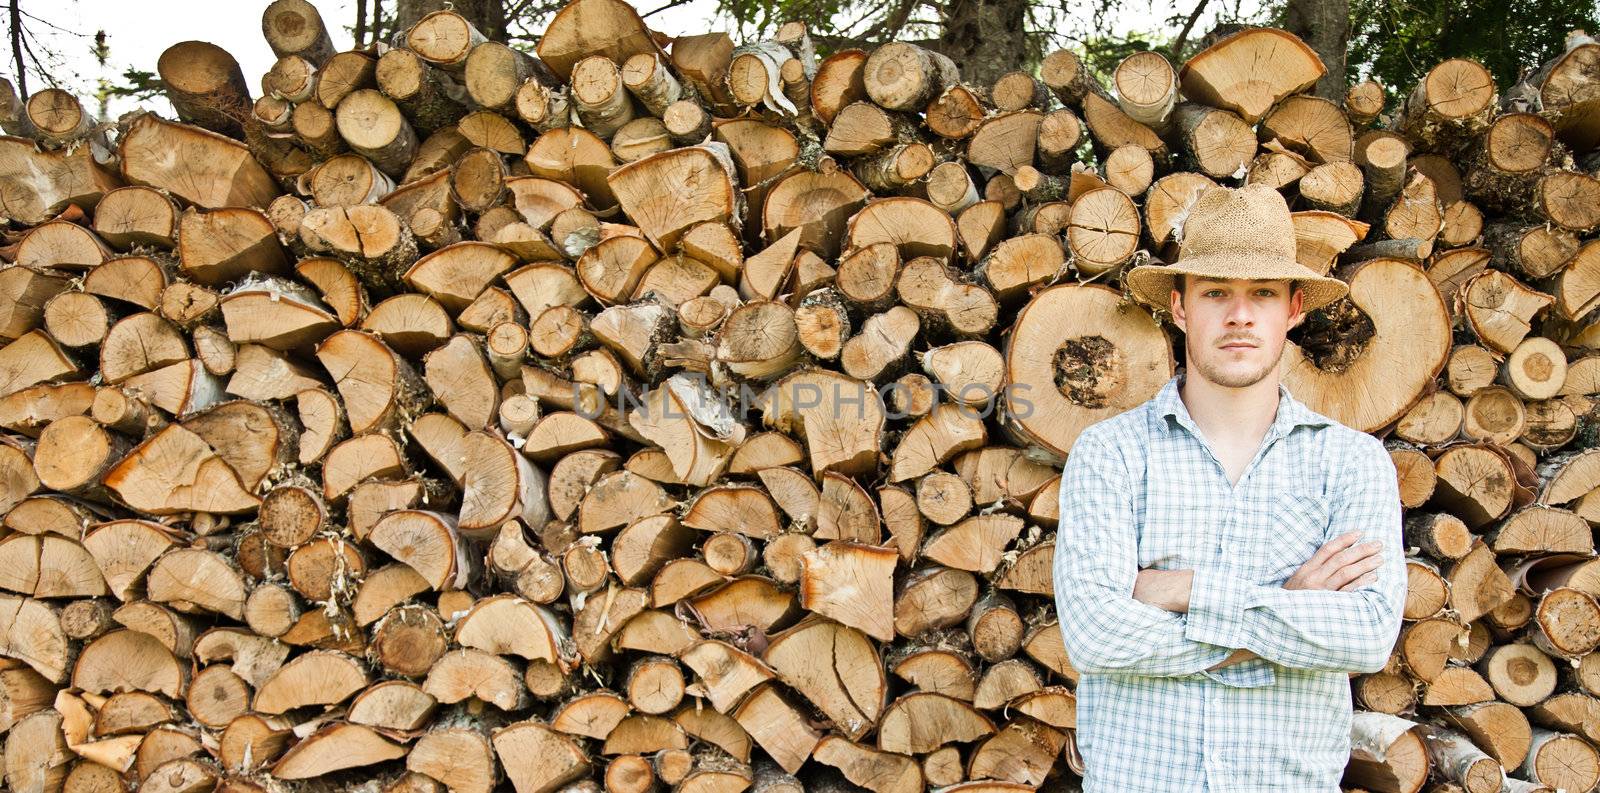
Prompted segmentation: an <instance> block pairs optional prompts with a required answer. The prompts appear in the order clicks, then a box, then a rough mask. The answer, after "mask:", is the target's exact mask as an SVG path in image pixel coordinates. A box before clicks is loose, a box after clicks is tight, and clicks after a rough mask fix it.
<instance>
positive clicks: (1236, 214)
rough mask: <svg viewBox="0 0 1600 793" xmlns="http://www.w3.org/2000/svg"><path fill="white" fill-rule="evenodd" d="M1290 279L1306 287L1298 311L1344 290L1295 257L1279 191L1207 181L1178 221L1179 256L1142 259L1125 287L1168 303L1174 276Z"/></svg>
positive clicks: (1326, 301)
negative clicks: (1159, 261) (1168, 260)
mask: <svg viewBox="0 0 1600 793" xmlns="http://www.w3.org/2000/svg"><path fill="white" fill-rule="evenodd" d="M1179 273H1183V274H1186V275H1200V276H1209V277H1212V278H1247V279H1260V280H1279V279H1282V280H1289V281H1294V282H1295V284H1296V285H1297V286H1299V287H1300V288H1301V289H1302V290H1304V292H1305V302H1304V305H1303V308H1302V309H1301V310H1302V311H1305V312H1310V311H1311V310H1312V309H1316V308H1321V307H1322V306H1325V305H1327V304H1329V303H1332V302H1333V301H1335V300H1338V299H1339V298H1341V297H1344V296H1345V293H1346V292H1348V291H1349V287H1348V286H1346V285H1345V283H1344V282H1343V281H1340V280H1339V279H1337V278H1328V277H1326V276H1321V275H1318V274H1317V273H1316V271H1315V270H1312V269H1311V268H1310V267H1307V266H1305V265H1303V264H1301V263H1300V262H1298V261H1296V260H1295V250H1294V221H1293V220H1291V219H1290V217H1289V205H1288V204H1287V203H1284V200H1283V196H1282V195H1281V194H1280V193H1279V192H1278V191H1277V190H1274V189H1272V188H1271V187H1268V186H1267V185H1264V184H1249V185H1245V186H1244V187H1241V188H1239V189H1237V190H1230V189H1228V188H1226V187H1211V188H1207V189H1206V191H1205V192H1203V193H1201V194H1200V197H1199V198H1198V199H1196V200H1195V202H1194V206H1192V207H1190V209H1189V217H1188V220H1187V221H1186V222H1184V224H1183V238H1182V243H1181V244H1180V246H1179V249H1178V260H1177V261H1176V262H1174V263H1173V264H1168V265H1151V264H1147V265H1142V266H1139V267H1135V268H1133V270H1131V271H1129V273H1128V276H1127V279H1126V281H1127V284H1128V289H1129V290H1130V291H1131V292H1133V296H1134V297H1136V298H1138V299H1139V300H1141V301H1143V302H1145V303H1149V304H1150V305H1152V306H1155V307H1156V308H1161V309H1165V308H1167V307H1168V306H1169V305H1171V302H1170V301H1171V294H1172V288H1173V282H1174V278H1173V277H1174V276H1175V275H1177V274H1179Z"/></svg>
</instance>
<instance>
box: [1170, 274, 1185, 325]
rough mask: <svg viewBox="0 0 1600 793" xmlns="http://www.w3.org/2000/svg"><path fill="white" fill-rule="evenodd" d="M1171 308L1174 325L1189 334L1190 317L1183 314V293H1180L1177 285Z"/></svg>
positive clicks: (1173, 292) (1173, 291)
mask: <svg viewBox="0 0 1600 793" xmlns="http://www.w3.org/2000/svg"><path fill="white" fill-rule="evenodd" d="M1170 308H1171V311H1172V324H1174V325H1177V326H1178V330H1181V331H1184V332H1188V330H1189V317H1188V316H1187V315H1186V314H1184V312H1183V293H1182V292H1179V291H1178V288H1177V286H1176V285H1174V286H1173V288H1172V296H1171V306H1170Z"/></svg>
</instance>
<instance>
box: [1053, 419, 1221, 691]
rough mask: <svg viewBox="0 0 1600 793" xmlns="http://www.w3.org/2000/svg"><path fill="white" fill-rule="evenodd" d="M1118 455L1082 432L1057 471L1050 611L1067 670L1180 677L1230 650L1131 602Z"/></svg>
mask: <svg viewBox="0 0 1600 793" xmlns="http://www.w3.org/2000/svg"><path fill="white" fill-rule="evenodd" d="M1123 467H1124V466H1123V465H1122V462H1121V460H1120V459H1119V457H1118V456H1117V455H1116V454H1115V452H1114V451H1113V450H1111V449H1110V447H1109V446H1107V445H1106V444H1105V443H1104V442H1103V441H1099V440H1097V439H1093V438H1091V437H1090V436H1089V435H1087V434H1085V435H1084V436H1083V437H1080V438H1079V440H1078V442H1077V443H1076V444H1075V445H1074V446H1073V448H1072V453H1071V454H1070V455H1069V456H1068V458H1067V463H1066V466H1065V468H1064V469H1063V470H1062V473H1061V496H1060V501H1061V517H1060V523H1059V524H1058V529H1057V531H1056V550H1055V558H1054V563H1053V576H1054V579H1055V582H1054V583H1055V601H1056V615H1057V617H1058V619H1059V620H1060V623H1061V632H1062V640H1063V642H1064V643H1065V645H1066V648H1067V655H1068V657H1069V658H1070V659H1071V661H1072V666H1073V668H1075V669H1077V670H1078V671H1080V672H1086V673H1090V674H1127V675H1145V676H1152V677H1182V676H1185V675H1192V674H1196V673H1200V672H1204V671H1205V670H1206V669H1208V668H1210V667H1212V666H1215V665H1216V664H1218V663H1221V662H1222V661H1224V660H1226V659H1227V657H1228V655H1229V653H1230V652H1231V650H1230V649H1229V648H1227V647H1219V646H1217V645H1215V644H1209V643H1202V642H1199V641H1195V640H1193V639H1190V638H1187V637H1185V636H1184V618H1183V617H1181V616H1180V615H1177V614H1174V613H1172V612H1169V611H1166V610H1164V609H1161V608H1158V607H1156V606H1152V605H1150V604H1148V603H1143V602H1140V601H1138V600H1134V599H1133V584H1134V578H1135V576H1137V575H1138V572H1139V563H1138V562H1139V557H1138V535H1137V527H1136V526H1135V525H1134V513H1133V499H1132V496H1131V492H1130V488H1129V479H1128V477H1127V476H1126V475H1124V473H1123Z"/></svg>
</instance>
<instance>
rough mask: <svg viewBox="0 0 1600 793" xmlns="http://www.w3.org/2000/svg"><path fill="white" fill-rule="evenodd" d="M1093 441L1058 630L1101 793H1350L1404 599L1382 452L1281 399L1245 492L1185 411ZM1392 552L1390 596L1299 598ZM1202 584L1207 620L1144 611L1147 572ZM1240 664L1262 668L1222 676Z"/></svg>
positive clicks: (1390, 480) (1065, 561)
mask: <svg viewBox="0 0 1600 793" xmlns="http://www.w3.org/2000/svg"><path fill="white" fill-rule="evenodd" d="M1181 382H1182V375H1181V374H1180V375H1178V376H1177V377H1174V378H1173V379H1172V380H1171V381H1169V382H1168V383H1167V384H1166V385H1165V386H1164V387H1163V388H1162V389H1161V391H1160V392H1159V393H1158V394H1157V395H1156V396H1155V398H1154V399H1152V400H1150V401H1149V402H1146V403H1144V404H1143V405H1140V406H1139V407H1137V408H1134V409H1133V410H1130V411H1127V412H1125V413H1123V414H1121V415H1118V416H1115V417H1113V418H1110V419H1107V420H1105V421H1101V422H1099V423H1097V424H1094V425H1093V426H1091V427H1089V428H1088V429H1086V430H1085V431H1084V432H1083V434H1082V435H1081V436H1080V437H1079V439H1078V441H1077V443H1076V445H1074V446H1073V448H1072V453H1071V455H1070V456H1069V457H1068V460H1067V464H1066V467H1065V469H1064V471H1063V473H1062V477H1061V523H1060V528H1059V531H1058V533H1057V537H1056V552H1055V560H1054V577H1055V599H1056V613H1057V614H1058V615H1059V616H1060V621H1061V630H1062V634H1063V638H1064V639H1065V642H1066V647H1067V652H1068V655H1069V656H1070V657H1071V658H1072V664H1073V666H1074V667H1075V668H1076V669H1077V670H1078V671H1079V672H1080V673H1081V675H1082V678H1081V680H1080V681H1079V683H1078V688H1077V695H1078V745H1079V747H1080V749H1081V750H1082V752H1083V758H1084V761H1085V763H1086V765H1087V770H1086V772H1085V774H1084V787H1083V789H1084V791H1085V793H1136V792H1137V791H1151V793H1188V792H1190V791H1195V792H1198V791H1208V792H1209V793H1222V791H1262V792H1265V791H1272V792H1273V793H1294V792H1298V791H1315V793H1337V791H1338V790H1339V779H1340V777H1341V775H1342V773H1343V771H1344V767H1345V763H1346V761H1347V760H1348V758H1349V753H1350V717H1351V704H1350V681H1349V673H1351V672H1371V671H1374V670H1377V669H1379V668H1381V667H1382V666H1383V665H1384V663H1385V662H1386V661H1387V660H1388V657H1389V653H1390V650H1391V649H1392V648H1393V646H1394V642H1395V638H1396V636H1397V635H1398V633H1399V630H1400V614H1401V611H1402V606H1403V602H1404V599H1405V567H1404V565H1405V561H1404V556H1403V548H1402V542H1401V529H1400V498H1399V491H1398V487H1397V483H1396V477H1395V471H1394V466H1393V464H1392V463H1391V462H1390V460H1389V455H1388V453H1387V452H1386V451H1385V450H1384V448H1383V444H1382V443H1381V442H1380V441H1379V440H1378V439H1376V438H1374V437H1372V436H1370V435H1367V434H1365V433H1362V432H1358V431H1356V430H1353V429H1351V428H1349V427H1346V426H1344V425H1342V424H1339V423H1338V422H1335V421H1333V420H1332V419H1329V418H1327V417H1325V416H1322V415H1319V414H1317V413H1313V412H1312V411H1311V410H1310V409H1308V408H1306V407H1305V406H1304V405H1302V404H1301V403H1300V402H1298V401H1296V400H1295V399H1294V398H1293V397H1292V396H1290V395H1289V391H1288V389H1286V388H1284V387H1282V386H1279V399H1278V411H1277V415H1276V417H1275V418H1274V420H1273V422H1272V426H1271V427H1270V428H1269V429H1268V430H1267V434H1266V436H1265V437H1264V438H1263V439H1262V442H1261V447H1260V449H1259V450H1258V451H1257V452H1256V456H1255V459H1253V460H1252V461H1251V462H1250V464H1249V466H1248V467H1247V468H1246V469H1245V470H1244V473H1243V475H1241V476H1240V478H1239V482H1238V485H1237V486H1235V485H1230V484H1229V483H1228V479H1227V476H1226V475H1225V474H1224V472H1223V468H1222V465H1221V463H1220V462H1219V461H1218V460H1217V458H1216V457H1215V455H1214V454H1213V453H1212V452H1211V448H1210V446H1208V445H1207V444H1206V443H1205V441H1204V440H1203V439H1202V436H1201V434H1200V430H1199V428H1198V427H1196V426H1195V424H1194V421H1193V420H1192V419H1191V418H1190V416H1189V411H1188V409H1187V408H1186V407H1185V406H1184V404H1183V401H1182V399H1180V398H1179V395H1178V387H1179V385H1180V384H1181ZM1353 529H1359V530H1361V531H1362V532H1364V533H1365V535H1366V538H1367V539H1377V540H1381V541H1382V542H1383V551H1382V557H1383V564H1382V567H1381V568H1380V569H1379V571H1378V578H1377V580H1376V582H1375V583H1372V584H1369V585H1367V586H1364V587H1361V588H1360V589H1357V590H1355V591H1351V592H1324V591H1307V590H1287V589H1283V588H1282V584H1283V582H1284V581H1285V580H1286V579H1288V577H1289V576H1290V575H1292V574H1293V573H1294V572H1295V570H1297V569H1298V568H1299V567H1300V565H1301V564H1303V563H1305V561H1306V560H1307V559H1309V558H1310V557H1311V555H1312V554H1313V553H1314V552H1315V551H1316V550H1317V549H1318V548H1319V547H1321V546H1322V544H1323V543H1325V542H1327V541H1328V540H1331V539H1333V538H1334V537H1336V536H1338V535H1340V534H1344V533H1345V532H1348V531H1351V530H1353ZM1143 568H1155V569H1160V570H1182V569H1192V570H1194V571H1195V573H1194V583H1193V586H1192V589H1191V592H1190V598H1189V613H1188V614H1187V615H1181V614H1174V613H1172V612H1168V611H1165V610H1162V609H1160V608H1157V607H1155V606H1152V605H1148V604H1145V603H1141V602H1139V601H1136V600H1134V599H1133V598H1132V592H1133V583H1134V577H1135V575H1136V574H1137V573H1138V571H1139V570H1140V569H1143ZM1235 648H1246V649H1249V650H1251V651H1253V652H1255V653H1256V655H1258V656H1260V658H1259V659H1253V660H1250V661H1246V662H1243V663H1239V664H1234V665H1232V666H1229V667H1225V668H1223V669H1220V670H1217V671H1214V672H1208V671H1206V670H1207V669H1208V668H1209V667H1211V666H1213V665H1215V664H1217V663H1219V662H1221V661H1222V660H1223V659H1225V658H1227V657H1228V655H1229V654H1230V653H1231V652H1232V651H1233V650H1234V649H1235Z"/></svg>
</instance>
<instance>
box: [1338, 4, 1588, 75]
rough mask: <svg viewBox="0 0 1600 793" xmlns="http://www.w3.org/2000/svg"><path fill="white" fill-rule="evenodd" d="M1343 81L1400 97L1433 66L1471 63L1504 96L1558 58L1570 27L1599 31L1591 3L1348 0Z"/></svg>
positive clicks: (1571, 28)
mask: <svg viewBox="0 0 1600 793" xmlns="http://www.w3.org/2000/svg"><path fill="white" fill-rule="evenodd" d="M1350 16H1351V30H1350V59H1349V69H1348V72H1349V76H1350V80H1351V81H1352V82H1355V81H1357V80H1361V79H1364V78H1366V77H1369V76H1370V77H1376V78H1377V79H1378V80H1379V81H1381V82H1382V83H1383V84H1384V86H1385V87H1387V88H1388V89H1389V90H1390V92H1391V93H1395V94H1399V95H1404V94H1405V93H1406V92H1407V91H1409V90H1410V89H1411V87H1412V86H1414V85H1416V84H1417V81H1418V80H1420V79H1421V78H1422V76H1423V75H1425V74H1427V71H1428V70H1429V69H1431V68H1433V66H1434V65H1435V64H1437V63H1439V62H1440V61H1442V60H1445V59H1447V58H1458V57H1459V58H1471V59H1473V60H1476V61H1478V62H1479V63H1481V64H1483V65H1484V66H1485V67H1487V68H1488V69H1489V71H1490V72H1492V73H1493V74H1494V77H1495V82H1496V83H1497V84H1499V86H1500V89H1501V90H1502V91H1504V90H1505V89H1506V88H1509V87H1510V86H1511V85H1512V84H1513V83H1514V82H1516V80H1517V79H1518V77H1520V76H1521V74H1522V73H1523V72H1524V71H1528V70H1532V69H1536V68H1538V66H1539V64H1541V63H1543V62H1544V61H1546V60H1549V59H1550V58H1552V57H1554V56H1556V55H1557V54H1559V53H1560V52H1561V51H1562V50H1563V48H1564V46H1565V44H1564V42H1565V39H1566V35H1567V33H1568V32H1569V31H1571V30H1573V29H1578V28H1581V29H1584V30H1588V31H1590V32H1591V33H1593V32H1595V30H1596V29H1597V27H1600V5H1597V4H1596V3H1595V2H1594V0H1351V2H1350Z"/></svg>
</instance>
